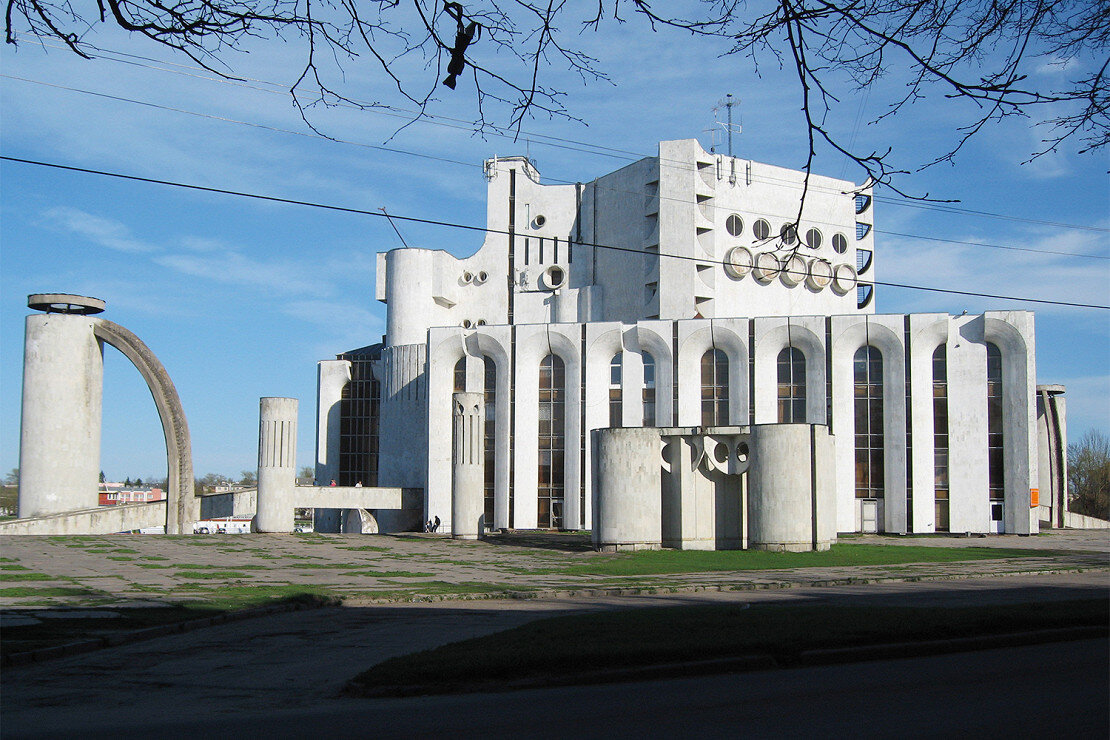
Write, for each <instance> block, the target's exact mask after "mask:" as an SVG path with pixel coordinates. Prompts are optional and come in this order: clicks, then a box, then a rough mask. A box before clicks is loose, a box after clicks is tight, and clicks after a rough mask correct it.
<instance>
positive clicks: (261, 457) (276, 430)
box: [254, 398, 297, 532]
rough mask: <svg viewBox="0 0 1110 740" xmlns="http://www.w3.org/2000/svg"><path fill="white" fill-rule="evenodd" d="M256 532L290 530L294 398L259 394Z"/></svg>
mask: <svg viewBox="0 0 1110 740" xmlns="http://www.w3.org/2000/svg"><path fill="white" fill-rule="evenodd" d="M258 406H259V409H258V419H259V421H258V513H257V514H256V515H255V518H254V525H255V529H256V530H257V531H259V532H292V531H293V504H294V503H295V501H294V488H295V487H296V484H297V399H295V398H263V399H260V400H259V403H258Z"/></svg>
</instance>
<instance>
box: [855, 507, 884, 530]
mask: <svg viewBox="0 0 1110 740" xmlns="http://www.w3.org/2000/svg"><path fill="white" fill-rule="evenodd" d="M859 503H860V531H861V532H878V531H879V502H878V501H868V500H866V499H864V500H862V501H860V502H859Z"/></svg>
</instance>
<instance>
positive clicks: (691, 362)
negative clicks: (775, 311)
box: [678, 319, 748, 426]
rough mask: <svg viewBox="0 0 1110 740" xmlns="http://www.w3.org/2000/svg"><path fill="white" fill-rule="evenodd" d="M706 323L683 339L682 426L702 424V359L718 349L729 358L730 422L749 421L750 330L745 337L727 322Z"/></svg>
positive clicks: (680, 368) (680, 373)
mask: <svg viewBox="0 0 1110 740" xmlns="http://www.w3.org/2000/svg"><path fill="white" fill-rule="evenodd" d="M704 323H705V325H704V326H702V327H700V328H698V329H695V330H694V331H693V332H691V333H690V334H688V335H686V337H685V338H680V340H679V346H678V423H679V425H681V426H700V425H701V402H700V399H701V358H702V355H704V354H705V353H706V352H707V351H708V350H710V349H712V348H716V349H719V350H721V351H723V352H724V353H725V355H726V356H727V357H728V388H729V394H728V422H729V424H732V425H735V424H747V423H748V347H747V336H746V334H747V332H746V331H745V332H744V334H745V336H743V337H742V336H740V334H738V333H737V332H736V331H734V330H733V328H732V327H730V326H727V325H725V324H724V322H721V321H714V320H711V319H710V320H706V321H705V322H704ZM744 323H745V324H746V323H747V322H744Z"/></svg>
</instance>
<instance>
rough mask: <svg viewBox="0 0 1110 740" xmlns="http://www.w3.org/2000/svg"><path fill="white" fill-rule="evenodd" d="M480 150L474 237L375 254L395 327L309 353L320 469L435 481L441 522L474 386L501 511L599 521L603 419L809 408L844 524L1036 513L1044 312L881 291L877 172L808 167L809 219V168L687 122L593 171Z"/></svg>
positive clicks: (489, 513) (967, 523) (554, 522)
mask: <svg viewBox="0 0 1110 740" xmlns="http://www.w3.org/2000/svg"><path fill="white" fill-rule="evenodd" d="M485 171H486V179H487V181H488V186H487V187H488V206H487V224H488V229H489V231H488V233H487V236H486V238H485V242H484V243H483V244H482V246H481V248H480V249H478V251H477V252H475V253H474V254H473V255H472V256H470V257H465V258H457V257H454V256H452V255H451V254H450V253H448V252H447V251H443V250H432V249H417V248H405V249H394V250H391V251H389V252H386V253H384V254H379V255H378V268H377V286H376V297H377V298H378V300H381V301H384V302H385V303H386V304H387V306H388V308H387V312H388V314H387V316H388V317H387V329H386V335H385V337H384V341H383V342H382V343H381V344H375V345H372V346H369V347H365V348H362V349H359V350H354V351H351V352H347V353H344V354H341V355H338V359H336V360H327V361H324V362H321V363H320V365H319V393H318V424H317V429H318V447H317V478H318V479H319V480H320V482H321V483H322V484H326V483H327V482H328V481H329V480H331V479H335V480H336V481H337V482H338V483H339V485H354V484H356V483H357V482H362V483H363V484H365V485H388V486H402V487H411V488H422V489H424V497H425V498H424V502H425V510H424V517H425V519H434V518H435V517H438V518H439V519H440V520H441V521H442V522H443V525H444V528H445V529H446V528H449V527H450V526H451V490H452V487H451V469H452V461H451V439H450V436H451V432H450V430H451V414H452V410H451V409H452V406H451V399H452V395H453V393H455V392H458V391H469V392H475V391H478V392H484V394H485V403H486V419H487V422H486V427H485V439H486V445H485V457H486V465H485V522H486V526H487V527H495V528H503V527H513V528H536V527H538V528H563V529H587V528H591V527H592V526H595V525H596V522H595V517H594V509H595V507H596V506H597V503H596V500H595V491H594V490H593V487H594V485H595V480H596V479H598V478H599V477H601V476H598V475H591V474H590V471H591V470H594V469H595V466H596V464H595V461H594V460H593V459H592V456H593V455H594V451H595V449H597V448H599V447H600V446H599V445H595V444H592V443H591V439H592V436H596V435H592V431H593V430H597V429H604V428H610V427H660V428H665V429H661V430H660V433H661V434H662V435H663V436H666V435H671V437H672V438H673V437H674V436H675V435H682V434H686V435H687V436H689V435H691V434H693V435H695V436H696V435H697V433H698V430H697V429H696V428H701V429H702V430H703V431H704V430H707V429H708V430H711V429H713V428H719V427H730V428H731V432H729V433H740V432H744V431H747V430H746V429H738V428H748V429H750V430H754V429H757V428H758V427H759V425H774V424H809V425H824V426H825V427H827V430H828V432H831V434H832V435H833V442H832V444H833V452H832V454H831V455H826V457H829V458H831V459H830V460H829V461H828V464H825V465H824V466H823V467H821V468H820V470H818V469H817V468H816V467H815V468H814V471H816V472H814V476H816V475H817V474H818V473H820V474H821V475H822V476H826V477H830V478H833V479H834V480H832V481H828V480H826V481H823V486H824V487H825V488H827V489H828V490H829V491H830V493H829V499H828V500H829V501H834V503H833V504H831V507H832V508H834V509H835V514H834V513H833V512H830V511H828V510H826V511H824V512H823V516H826V517H830V519H829V521H834V522H835V529H834V534H835V532H855V531H886V532H934V531H946V530H947V531H953V532H1013V533H1029V532H1035V531H1036V530H1037V527H1038V515H1037V508H1036V507H1037V501H1036V496H1037V492H1036V490H1034V489H1036V488H1037V487H1038V483H1037V446H1036V445H1037V434H1036V423H1037V419H1036V413H1037V412H1036V392H1035V368H1034V340H1033V315H1032V314H1031V313H1029V312H1025V311H997V312H994V311H992V312H987V313H984V314H982V315H979V316H972V315H961V316H950V315H948V314H943V313H937V314H932V313H930V314H912V315H902V314H897V315H891V314H876V313H875V312H874V293H875V291H874V286H873V284H872V282H871V281H873V280H874V275H875V272H876V266H875V261H876V260H875V250H874V232H873V228H872V227H873V224H874V204H873V200H872V197H871V193H870V191H869V190H868V189H867V188H862V189H861V188H860V187H859V186H857V185H855V184H853V183H851V182H846V181H842V180H835V179H831V178H827V177H820V176H816V175H814V176H812V177H811V178H810V183H809V190H808V194H807V196H806V198H805V208H804V212H803V213H802V217H801V220H800V228H799V229H798V230H797V233H795V231H794V230H793V229H792V228H790V227H789V226H787V225H788V224H790V223H792V222H794V220H795V219H796V218H797V213H798V207H799V200H800V196H801V192H802V185H803V179H804V173H802V172H798V171H794V170H788V169H783V168H781V167H774V166H771V165H765V164H760V163H757V162H751V161H747V160H743V159H739V158H731V157H727V156H722V155H720V154H712V153H709V152H706V151H705V150H703V149H702V148H701V146H700V145H699V144H698V143H697V142H696V141H693V140H686V141H669V142H662V143H661V144H660V145H659V156H657V157H649V158H645V159H642V160H640V161H638V162H635V163H633V164H630V165H628V166H627V167H624V168H622V169H620V170H617V171H616V172H613V173H610V174H607V175H604V176H602V177H599V178H598V179H596V180H594V181H593V182H589V183H579V184H575V185H544V184H542V182H541V180H540V175H539V173H538V172H537V171H536V169H535V168H534V167H533V166H532V165H531V163H530V162H529V161H528V160H527V159H525V158H521V157H508V158H498V159H493V160H490V161H488V162H487V163H486V170H485ZM726 431H728V430H722V434H724V433H726ZM821 433H822V434H823V435H825V437H826V438H827V434H828V433H827V432H825V430H824V429H823V428H822V430H821ZM730 444H732V446H733V447H732V448H730V449H733V451H735V449H734V448H735V447H736V444H737V443H735V442H732V443H730ZM764 448H766V445H764ZM744 449H745V450H747V447H746V444H745V446H744ZM746 454H747V453H746V452H745V453H744V455H746ZM764 454H770V453H767V452H766V451H765V452H764ZM816 459H817V458H816V457H814V460H816ZM720 460H723V458H720V459H719V460H718V462H720ZM711 462H712V461H711ZM763 462H764V461H762V460H752V461H751V465H759V464H762V463H763ZM791 462H792V461H791V460H788V459H785V460H778V461H777V463H776V464H778V465H780V466H781V465H789V464H791ZM695 464H697V463H696V461H695ZM745 464H746V463H745ZM765 477H766V476H765ZM652 495H654V494H653V493H651V492H645V496H652ZM816 501H817V496H816V494H815V495H814V502H815V503H814V508H815V509H816V506H817V504H816ZM664 508H666V505H664ZM827 508H828V507H827ZM388 516H390V514H388V513H387V512H381V515H380V521H379V524H380V525H381V526H382V528H383V529H386V528H394V527H405V526H414V525H418V524H419V522H407V521H388V522H387V521H385V517H388ZM806 516H807V517H808V516H809V514H808V513H807V514H806ZM831 517H834V519H833V518H831ZM814 518H815V520H816V514H814ZM814 526H815V528H816V525H814ZM665 527H666V525H665V524H664V528H665ZM815 531H816V529H815ZM814 537H815V538H816V535H814ZM595 539H596V533H595ZM663 539H664V541H666V535H665V534H664V537H663ZM729 541H730V542H731V541H732V540H729ZM815 543H816V540H815ZM664 544H665V542H664ZM726 546H736V545H735V544H734V545H726Z"/></svg>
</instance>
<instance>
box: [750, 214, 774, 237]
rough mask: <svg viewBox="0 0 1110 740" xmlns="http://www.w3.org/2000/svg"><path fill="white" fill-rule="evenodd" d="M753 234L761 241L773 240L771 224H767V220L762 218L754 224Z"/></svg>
mask: <svg viewBox="0 0 1110 740" xmlns="http://www.w3.org/2000/svg"><path fill="white" fill-rule="evenodd" d="M752 233H753V234H755V238H756V239H759V240H760V241H764V240H766V239H770V238H771V224H769V223H767V221H766V220H765V219H762V218H761V219H759V220H758V221H756V222H755V223H754V224H752Z"/></svg>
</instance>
